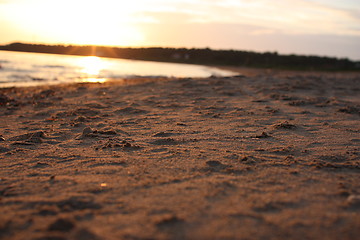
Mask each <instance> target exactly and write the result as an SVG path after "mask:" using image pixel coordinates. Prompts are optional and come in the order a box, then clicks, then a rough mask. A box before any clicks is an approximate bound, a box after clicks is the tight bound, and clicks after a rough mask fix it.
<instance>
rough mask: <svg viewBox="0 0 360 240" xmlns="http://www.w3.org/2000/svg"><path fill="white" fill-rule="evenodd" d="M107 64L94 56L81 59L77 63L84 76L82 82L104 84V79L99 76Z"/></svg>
mask: <svg viewBox="0 0 360 240" xmlns="http://www.w3.org/2000/svg"><path fill="white" fill-rule="evenodd" d="M108 65H109V64H108V63H107V62H106V61H105V60H103V59H101V58H99V57H96V56H88V57H82V58H81V59H79V61H78V66H79V67H80V68H81V70H80V72H81V73H82V74H84V75H85V76H84V78H83V79H82V82H92V83H96V82H100V83H103V82H106V78H101V77H99V75H100V74H101V72H102V71H103V70H105V69H106V68H107V67H109V66H108Z"/></svg>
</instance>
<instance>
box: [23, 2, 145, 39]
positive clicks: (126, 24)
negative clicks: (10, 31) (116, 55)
mask: <svg viewBox="0 0 360 240" xmlns="http://www.w3.org/2000/svg"><path fill="white" fill-rule="evenodd" d="M29 2H31V4H29V6H27V5H22V8H20V11H19V8H17V13H16V14H17V15H18V18H19V19H20V22H21V23H22V25H23V26H26V28H28V31H30V32H32V33H33V34H35V35H36V36H38V37H39V38H41V39H44V41H47V42H56V41H57V42H63V43H71V44H81V45H114V46H120V45H122V46H130V45H141V43H142V41H143V40H144V39H143V38H144V37H143V34H142V33H141V32H140V31H139V29H138V28H137V27H136V21H135V20H134V16H133V15H134V11H135V5H134V3H133V1H129V2H128V1H126V2H125V1H115V0H102V1H92V0H76V1H73V0H62V1H56V2H55V1H48V0H33V1H29ZM34 5H35V6H34ZM29 9H31V11H29ZM24 22H25V23H26V25H24Z"/></svg>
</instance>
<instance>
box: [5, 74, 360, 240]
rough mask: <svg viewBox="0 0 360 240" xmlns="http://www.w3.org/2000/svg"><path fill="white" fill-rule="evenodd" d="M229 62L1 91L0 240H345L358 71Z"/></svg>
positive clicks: (359, 139) (352, 203)
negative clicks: (192, 74)
mask: <svg viewBox="0 0 360 240" xmlns="http://www.w3.org/2000/svg"><path fill="white" fill-rule="evenodd" d="M240 71H241V70H240ZM242 72H243V74H244V75H239V76H236V77H231V78H216V77H213V78H207V79H172V78H169V79H147V81H143V80H144V79H139V80H138V81H133V82H117V83H116V82H108V83H103V84H71V85H58V86H43V87H30V88H12V89H1V90H0V119H1V121H0V212H1V214H0V239H32V240H50V239H52V240H63V239H80V240H82V239H84V240H85V239H86V240H93V239H109V240H117V239H359V236H360V174H359V173H360V151H359V148H360V134H359V133H360V121H359V120H360V75H359V74H350V73H349V74H344V73H342V74H340V73H291V72H275V71H256V70H253V71H249V72H247V71H242ZM244 72H245V73H244Z"/></svg>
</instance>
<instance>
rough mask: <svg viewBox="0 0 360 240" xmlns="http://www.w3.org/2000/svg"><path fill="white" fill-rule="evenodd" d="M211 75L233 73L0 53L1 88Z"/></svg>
mask: <svg viewBox="0 0 360 240" xmlns="http://www.w3.org/2000/svg"><path fill="white" fill-rule="evenodd" d="M211 75H217V76H231V75H236V73H233V72H230V71H225V70H220V69H216V68H211V67H206V66H201V65H191V64H177V63H160V62H149V61H138V60H125V59H112V58H100V57H94V56H87V57H82V56H68V55H56V54H42V53H23V52H9V51H0V87H13V86H36V85H43V84H57V83H72V82H104V81H107V80H113V79H119V80H120V79H127V78H134V77H159V76H164V77H209V76H211Z"/></svg>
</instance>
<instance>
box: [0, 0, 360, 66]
mask: <svg viewBox="0 0 360 240" xmlns="http://www.w3.org/2000/svg"><path fill="white" fill-rule="evenodd" d="M15 41H18V42H37V43H49V44H53V43H61V44H63V43H64V44H96V45H112V46H145V47H147V46H162V47H187V48H192V47H198V48H203V47H210V48H213V49H237V50H251V51H262V52H263V51H277V52H279V53H285V54H289V53H296V54H307V55H308V54H311V55H325V56H335V57H347V58H350V59H354V60H360V1H359V0H130V1H129V0H126V1H120V0H96V1H95V0H61V1H60V0H0V44H8V43H11V42H15Z"/></svg>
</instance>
